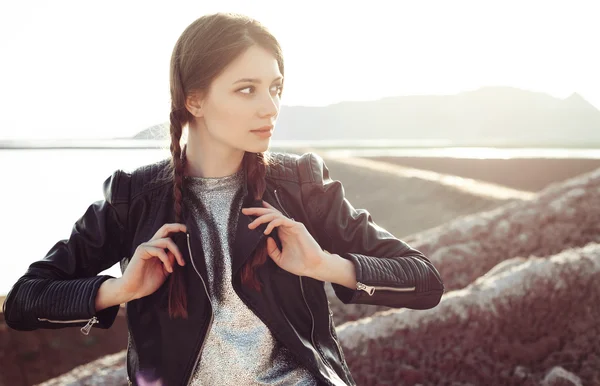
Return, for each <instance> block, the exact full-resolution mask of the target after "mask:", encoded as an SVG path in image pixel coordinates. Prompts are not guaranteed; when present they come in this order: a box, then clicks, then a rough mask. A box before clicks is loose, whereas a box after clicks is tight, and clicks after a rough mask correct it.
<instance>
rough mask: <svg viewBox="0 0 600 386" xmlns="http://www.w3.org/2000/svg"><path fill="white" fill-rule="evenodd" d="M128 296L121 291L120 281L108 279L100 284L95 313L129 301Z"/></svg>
mask: <svg viewBox="0 0 600 386" xmlns="http://www.w3.org/2000/svg"><path fill="white" fill-rule="evenodd" d="M130 300H131V299H130V296H129V295H128V294H126V293H124V292H123V291H122V290H121V281H120V279H117V278H113V279H108V280H106V281H104V282H103V283H102V285H101V286H100V288H99V289H98V293H97V295H96V312H98V311H101V310H103V309H105V308H108V307H112V306H116V305H120V304H123V303H127V302H128V301H130Z"/></svg>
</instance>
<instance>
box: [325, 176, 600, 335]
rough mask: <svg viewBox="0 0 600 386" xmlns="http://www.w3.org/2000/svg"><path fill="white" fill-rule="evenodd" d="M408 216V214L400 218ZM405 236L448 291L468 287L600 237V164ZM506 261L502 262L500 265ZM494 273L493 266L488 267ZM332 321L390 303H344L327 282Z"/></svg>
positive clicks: (368, 312)
mask: <svg viewBox="0 0 600 386" xmlns="http://www.w3.org/2000/svg"><path fill="white" fill-rule="evenodd" d="M402 221H404V219H402ZM404 241H406V242H407V243H409V244H410V245H411V246H412V247H414V248H416V249H418V250H420V251H421V252H423V253H424V254H425V256H427V257H428V258H429V259H430V260H431V261H432V262H433V264H434V265H435V266H436V267H437V269H438V271H439V272H440V274H441V276H442V279H443V281H444V285H445V287H446V291H447V292H448V291H451V290H454V289H460V288H464V287H465V286H466V285H468V284H469V283H472V282H473V281H474V280H475V279H477V278H478V277H480V276H482V275H484V274H486V273H487V272H489V271H490V270H491V269H492V268H494V267H496V268H495V269H496V270H504V269H509V267H508V266H507V265H506V264H516V263H518V261H517V260H515V261H513V262H511V263H503V262H505V261H507V260H508V259H512V258H518V257H521V258H527V257H529V256H539V257H547V256H552V255H553V254H556V253H559V252H560V251H562V250H563V249H566V248H573V247H580V246H583V245H585V244H587V243H590V242H597V243H598V242H600V169H597V170H595V171H593V172H590V173H586V174H583V175H581V176H578V177H575V178H572V179H569V180H567V181H565V182H563V183H558V184H553V185H551V186H549V187H548V188H546V189H544V190H542V191H541V192H540V193H538V194H537V195H535V196H534V197H533V199H530V200H513V201H510V202H509V203H507V204H505V205H502V206H500V207H497V208H495V209H492V210H489V211H484V212H481V213H477V214H470V215H465V216H462V217H459V218H458V219H456V220H454V221H451V222H449V223H447V224H444V225H440V226H437V227H435V228H432V229H430V230H427V231H423V232H420V233H418V234H415V235H413V236H410V237H406V238H404ZM501 263H503V265H499V264H501ZM490 274H493V272H490ZM325 288H326V291H327V296H328V298H329V300H330V302H331V308H332V311H333V318H334V323H335V324H336V325H341V324H342V323H344V322H346V321H353V320H358V319H360V318H363V317H366V316H369V315H372V314H373V313H375V312H378V311H385V310H388V309H389V308H387V307H379V306H371V305H346V304H343V303H342V302H341V301H340V300H339V299H337V297H336V296H335V293H334V292H333V289H332V288H331V285H329V284H327V285H326V286H325Z"/></svg>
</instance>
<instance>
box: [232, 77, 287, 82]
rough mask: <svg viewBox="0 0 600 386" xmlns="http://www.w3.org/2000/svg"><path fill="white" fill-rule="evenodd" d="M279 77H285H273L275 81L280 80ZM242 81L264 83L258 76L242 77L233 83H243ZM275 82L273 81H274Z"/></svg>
mask: <svg viewBox="0 0 600 386" xmlns="http://www.w3.org/2000/svg"><path fill="white" fill-rule="evenodd" d="M279 79H283V76H278V77H277V78H275V79H273V82H275V81H276V80H279ZM241 82H250V83H258V84H261V83H262V82H261V80H260V79H257V78H242V79H239V80H236V81H235V82H233V84H236V83H241ZM273 82H271V83H273Z"/></svg>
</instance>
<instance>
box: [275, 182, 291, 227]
mask: <svg viewBox="0 0 600 386" xmlns="http://www.w3.org/2000/svg"><path fill="white" fill-rule="evenodd" d="M273 194H275V199H276V200H277V203H278V204H279V207H280V208H281V209H282V210H283V213H284V214H285V215H286V216H288V217H289V218H291V219H292V220H293V218H292V217H291V216H290V215H289V213H288V212H287V210H285V208H284V207H283V205H281V201H280V200H279V196H278V195H277V189H275V190H274V191H273Z"/></svg>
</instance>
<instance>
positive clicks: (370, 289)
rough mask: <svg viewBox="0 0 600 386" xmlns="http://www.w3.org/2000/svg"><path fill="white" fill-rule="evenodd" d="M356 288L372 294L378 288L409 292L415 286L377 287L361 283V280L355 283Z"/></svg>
mask: <svg viewBox="0 0 600 386" xmlns="http://www.w3.org/2000/svg"><path fill="white" fill-rule="evenodd" d="M356 289H357V290H363V291H365V292H366V293H368V294H369V296H373V294H374V293H375V290H380V291H397V292H410V291H414V290H415V287H406V288H396V287H378V286H371V285H366V284H363V283H361V282H357V283H356Z"/></svg>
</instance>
